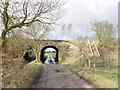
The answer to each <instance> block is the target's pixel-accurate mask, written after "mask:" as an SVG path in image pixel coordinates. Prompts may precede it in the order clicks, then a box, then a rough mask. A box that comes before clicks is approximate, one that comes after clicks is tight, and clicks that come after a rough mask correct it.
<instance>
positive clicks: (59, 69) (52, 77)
mask: <svg viewBox="0 0 120 90" xmlns="http://www.w3.org/2000/svg"><path fill="white" fill-rule="evenodd" d="M31 87H32V88H94V87H93V86H91V85H89V84H88V83H87V82H85V81H84V80H83V79H80V78H79V77H78V76H77V75H75V74H74V73H72V72H70V71H69V70H68V69H66V68H65V67H63V66H62V65H59V64H47V65H45V67H44V69H43V71H42V75H40V77H39V78H38V79H37V81H35V82H34V83H33V85H32V86H31Z"/></svg>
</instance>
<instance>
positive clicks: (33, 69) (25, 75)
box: [5, 61, 43, 88]
mask: <svg viewBox="0 0 120 90" xmlns="http://www.w3.org/2000/svg"><path fill="white" fill-rule="evenodd" d="M42 67H43V64H41V63H40V62H35V61H33V62H31V63H29V64H27V65H25V66H24V68H23V69H20V70H19V71H18V72H17V73H16V74H15V75H14V76H13V77H14V79H13V80H11V81H10V82H9V84H8V85H7V86H6V87H5V88H28V86H29V85H30V84H31V83H32V82H33V81H34V79H35V78H36V77H37V76H38V75H39V74H40V73H41V69H42Z"/></svg>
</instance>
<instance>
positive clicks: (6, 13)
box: [0, 0, 63, 46]
mask: <svg viewBox="0 0 120 90" xmlns="http://www.w3.org/2000/svg"><path fill="white" fill-rule="evenodd" d="M62 6H63V3H62V2H61V1H60V0H39V2H38V1H36V2H35V1H34V2H33V1H32V0H22V1H21V2H19V1H18V0H9V1H8V0H5V1H1V2H0V17H1V18H2V24H3V26H4V27H3V29H2V34H1V37H2V43H3V46H4V44H5V42H6V35H7V33H8V32H10V31H11V30H14V29H15V28H23V27H24V26H25V27H28V26H31V25H32V24H33V22H38V23H39V24H40V25H42V26H43V27H44V28H47V27H48V26H52V25H53V24H55V23H56V21H57V20H59V19H60V18H61V17H62V14H61V11H60V10H61V7H62Z"/></svg>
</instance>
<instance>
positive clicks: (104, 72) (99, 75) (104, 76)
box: [72, 68, 120, 88]
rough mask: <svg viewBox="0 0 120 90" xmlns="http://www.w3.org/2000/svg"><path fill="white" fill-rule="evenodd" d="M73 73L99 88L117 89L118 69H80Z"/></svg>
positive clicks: (74, 70)
mask: <svg viewBox="0 0 120 90" xmlns="http://www.w3.org/2000/svg"><path fill="white" fill-rule="evenodd" d="M72 71H73V72H76V73H78V74H79V75H80V76H82V77H84V78H85V79H87V80H89V81H91V82H92V83H94V84H95V85H97V86H98V87H100V88H117V87H118V69H94V68H92V69H85V70H83V69H80V68H75V69H73V70H72ZM119 77H120V75H119Z"/></svg>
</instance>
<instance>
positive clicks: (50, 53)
mask: <svg viewBox="0 0 120 90" xmlns="http://www.w3.org/2000/svg"><path fill="white" fill-rule="evenodd" d="M48 55H52V56H53V57H54V58H55V57H56V53H52V52H49V53H48V52H45V53H44V56H45V58H47V56H48Z"/></svg>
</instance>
